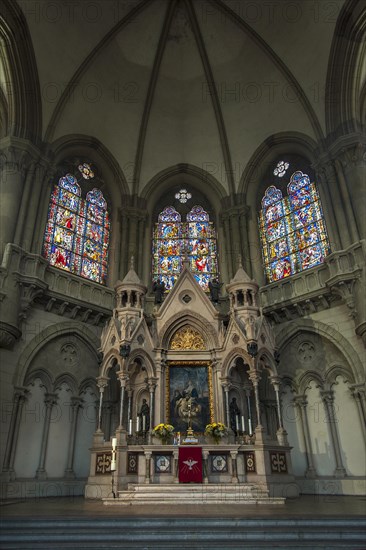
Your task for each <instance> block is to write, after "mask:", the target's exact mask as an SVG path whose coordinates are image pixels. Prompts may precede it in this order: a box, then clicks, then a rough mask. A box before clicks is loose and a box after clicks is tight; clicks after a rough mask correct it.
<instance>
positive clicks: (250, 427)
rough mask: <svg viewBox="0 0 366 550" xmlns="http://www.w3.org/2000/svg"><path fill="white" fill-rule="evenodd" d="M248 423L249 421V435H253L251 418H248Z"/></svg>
mask: <svg viewBox="0 0 366 550" xmlns="http://www.w3.org/2000/svg"><path fill="white" fill-rule="evenodd" d="M248 423H249V435H253V432H252V421H251V419H250V418H248Z"/></svg>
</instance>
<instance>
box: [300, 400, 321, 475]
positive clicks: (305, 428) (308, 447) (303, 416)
mask: <svg viewBox="0 0 366 550" xmlns="http://www.w3.org/2000/svg"><path fill="white" fill-rule="evenodd" d="M294 403H295V405H296V406H297V408H298V410H299V411H300V420H301V427H302V432H303V436H304V444H305V454H306V461H307V465H308V467H307V470H306V472H305V477H307V478H314V477H316V475H317V473H316V470H315V465H314V460H313V448H312V444H311V438H310V432H309V423H308V417H307V413H306V408H307V404H308V403H307V399H306V397H305V396H303V395H298V396H295V397H294Z"/></svg>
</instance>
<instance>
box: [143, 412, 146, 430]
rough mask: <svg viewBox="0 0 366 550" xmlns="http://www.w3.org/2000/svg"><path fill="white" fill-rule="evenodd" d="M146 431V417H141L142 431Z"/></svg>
mask: <svg viewBox="0 0 366 550" xmlns="http://www.w3.org/2000/svg"><path fill="white" fill-rule="evenodd" d="M145 430H146V416H145V415H144V414H143V415H142V431H143V432H144V431H145Z"/></svg>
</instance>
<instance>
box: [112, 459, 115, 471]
mask: <svg viewBox="0 0 366 550" xmlns="http://www.w3.org/2000/svg"><path fill="white" fill-rule="evenodd" d="M115 469H116V461H115V460H112V462H111V471H112V472H114V471H115Z"/></svg>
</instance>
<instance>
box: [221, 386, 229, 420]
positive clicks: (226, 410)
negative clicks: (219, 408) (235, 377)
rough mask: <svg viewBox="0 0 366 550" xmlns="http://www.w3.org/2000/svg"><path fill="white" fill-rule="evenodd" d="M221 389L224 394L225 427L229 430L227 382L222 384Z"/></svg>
mask: <svg viewBox="0 0 366 550" xmlns="http://www.w3.org/2000/svg"><path fill="white" fill-rule="evenodd" d="M222 388H223V390H224V394H225V415H226V426H228V428H230V409H229V389H230V384H229V383H228V382H224V383H223V384H222Z"/></svg>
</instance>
